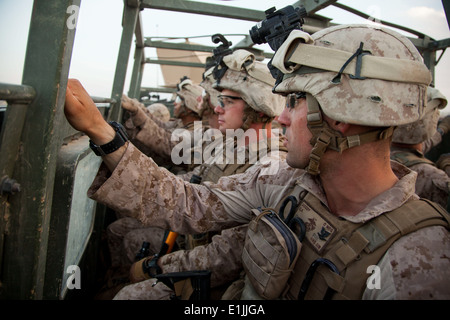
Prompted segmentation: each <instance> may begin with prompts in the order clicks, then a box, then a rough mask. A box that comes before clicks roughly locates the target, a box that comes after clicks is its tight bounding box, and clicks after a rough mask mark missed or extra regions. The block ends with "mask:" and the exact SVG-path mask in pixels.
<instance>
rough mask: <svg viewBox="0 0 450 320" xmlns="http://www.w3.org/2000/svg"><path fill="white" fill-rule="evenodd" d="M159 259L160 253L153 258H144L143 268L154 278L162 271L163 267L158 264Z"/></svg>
mask: <svg viewBox="0 0 450 320" xmlns="http://www.w3.org/2000/svg"><path fill="white" fill-rule="evenodd" d="M158 259H159V255H158V254H155V255H154V256H153V258H151V259H147V260H144V262H143V263H142V270H143V271H144V273H147V274H148V275H150V277H152V278H154V277H155V276H156V275H158V274H161V272H162V270H161V268H160V267H159V266H158Z"/></svg>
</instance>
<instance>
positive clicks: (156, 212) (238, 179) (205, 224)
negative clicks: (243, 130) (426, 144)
mask: <svg viewBox="0 0 450 320" xmlns="http://www.w3.org/2000/svg"><path fill="white" fill-rule="evenodd" d="M391 165H392V168H393V170H394V172H395V173H396V174H397V176H398V178H399V181H398V182H397V183H396V184H395V185H394V187H393V188H391V189H390V190H388V191H385V192H383V193H382V194H380V195H379V196H378V197H376V198H375V199H373V200H372V201H371V202H370V203H369V205H368V206H367V207H366V208H365V209H364V210H362V211H361V212H360V213H359V214H358V215H356V216H352V217H343V218H344V219H346V220H348V221H351V222H354V223H362V222H365V221H368V220H370V219H372V218H374V217H376V216H378V215H381V214H383V213H384V212H386V211H390V210H393V209H395V208H397V207H399V206H401V205H402V204H403V203H404V202H405V201H406V200H408V199H411V198H417V197H418V196H417V195H415V193H414V189H415V178H416V173H414V172H412V171H410V170H409V169H407V168H406V167H404V166H401V165H399V164H396V163H395V162H392V163H391ZM297 185H298V186H301V187H302V188H304V189H305V190H307V191H309V192H310V193H312V194H313V195H314V196H315V197H317V198H318V199H319V200H320V201H321V202H322V203H323V204H324V205H325V206H326V205H327V200H326V197H325V194H324V191H323V189H322V187H321V184H320V179H319V178H317V177H314V176H311V175H309V174H308V173H306V172H305V171H304V170H300V169H293V168H291V167H289V166H288V165H287V164H286V163H285V162H284V161H283V162H280V163H279V166H278V167H277V168H276V169H275V170H274V168H273V167H271V166H270V164H267V165H265V166H264V165H263V166H254V167H251V168H250V169H248V170H247V171H246V172H245V173H244V174H241V175H235V176H228V177H223V178H221V179H220V180H219V182H218V183H217V184H212V183H208V182H206V183H205V184H204V185H193V184H189V183H186V182H185V181H183V180H182V179H181V178H179V177H176V176H173V175H171V174H169V173H168V172H167V171H165V170H164V169H160V168H158V166H157V165H156V164H155V163H154V162H153V161H152V160H151V159H149V158H148V157H146V156H145V155H143V154H142V153H141V152H140V151H139V150H137V149H136V148H135V147H134V146H133V145H132V144H129V145H128V147H127V151H126V153H125V154H124V155H123V157H122V159H121V161H120V162H119V164H118V166H117V167H116V169H115V170H114V172H112V173H111V172H109V171H108V170H107V169H106V167H105V166H104V165H102V166H101V167H100V169H99V173H98V175H97V176H96V178H95V180H94V182H93V184H92V185H91V187H90V189H89V191H88V195H89V197H91V198H92V199H94V200H96V201H99V202H101V203H104V204H105V205H107V206H109V207H111V208H112V209H113V210H119V211H121V212H123V213H125V214H126V215H128V216H131V217H134V218H136V219H139V220H141V221H142V223H144V224H145V225H149V226H155V227H159V228H162V229H170V230H173V231H176V232H179V233H182V234H183V233H184V234H188V233H202V232H207V231H211V230H215V231H220V230H223V229H228V228H231V227H235V226H238V225H241V224H246V223H248V222H249V221H250V219H251V215H252V213H251V209H253V208H257V207H259V206H266V207H277V206H279V204H280V202H281V200H282V199H283V198H284V197H286V196H287V195H289V194H291V192H292V190H293V189H294V188H295V187H296V186H297ZM427 229H429V230H430V232H438V233H440V234H442V237H441V238H440V240H436V242H435V243H434V245H433V246H432V247H428V250H427V251H425V250H419V251H418V252H417V253H416V256H415V258H414V259H413V261H411V264H409V265H404V266H401V269H400V268H399V267H398V266H394V265H393V264H394V262H395V261H397V262H398V261H399V258H396V259H395V260H394V259H391V258H389V263H386V264H385V266H383V265H381V266H380V267H383V268H387V270H384V269H383V270H382V272H387V274H388V275H389V277H390V278H391V279H394V286H393V288H395V290H396V291H395V292H393V293H387V292H384V290H387V289H388V287H387V286H386V287H385V286H383V284H382V287H381V290H380V293H379V294H380V295H383V294H386V295H388V294H389V296H391V297H401V296H408V295H412V296H415V297H419V296H420V297H422V298H424V299H426V298H429V288H430V287H433V286H434V285H435V284H436V280H437V279H440V280H441V279H444V280H443V281H442V282H443V283H442V286H441V287H440V288H444V289H443V291H442V290H441V291H440V292H434V296H433V297H434V298H435V299H448V298H450V292H449V290H450V289H449V288H450V283H449V281H450V280H449V279H450V268H449V267H445V268H443V267H442V265H447V266H450V264H449V261H448V258H445V257H449V256H450V246H449V243H450V234H449V232H448V231H447V230H444V229H443V228H442V227H429V228H427ZM418 232H424V231H418ZM414 235H415V233H413V234H410V237H411V241H408V242H406V243H404V242H399V241H397V242H396V243H395V244H394V245H393V246H392V247H391V249H390V250H391V251H393V252H399V253H400V254H401V253H402V252H404V253H406V252H410V250H411V246H414V245H416V246H418V247H420V248H423V246H422V243H421V239H420V238H416V237H415V236H414ZM385 257H390V256H385ZM404 258H405V259H406V257H404ZM386 259H388V258H386ZM423 261H427V262H428V263H427V264H426V270H427V272H426V274H424V275H423V276H424V277H423V278H422V279H421V280H422V281H420V282H418V281H417V279H418V278H417V277H406V278H405V277H402V274H404V273H405V272H409V273H410V274H415V273H416V272H417V270H422V269H423V268H424V265H423ZM434 261H438V262H439V264H438V265H436V264H435V263H434ZM388 267H391V268H390V269H389V268H388ZM394 267H396V268H394ZM386 279H387V278H386ZM386 281H387V280H386ZM443 284H445V287H444V286H443ZM391 288H392V286H390V287H389V289H391Z"/></svg>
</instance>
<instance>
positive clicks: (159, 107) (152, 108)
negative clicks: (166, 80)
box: [147, 103, 170, 121]
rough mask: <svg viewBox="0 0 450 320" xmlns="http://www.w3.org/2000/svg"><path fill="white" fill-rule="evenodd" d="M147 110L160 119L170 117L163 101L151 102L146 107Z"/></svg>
mask: <svg viewBox="0 0 450 320" xmlns="http://www.w3.org/2000/svg"><path fill="white" fill-rule="evenodd" d="M147 110H148V111H149V112H150V113H151V114H152V115H154V116H155V117H157V118H158V119H160V120H161V121H169V119H170V111H169V109H167V107H166V106H165V105H164V104H163V103H153V104H151V105H149V106H148V107H147Z"/></svg>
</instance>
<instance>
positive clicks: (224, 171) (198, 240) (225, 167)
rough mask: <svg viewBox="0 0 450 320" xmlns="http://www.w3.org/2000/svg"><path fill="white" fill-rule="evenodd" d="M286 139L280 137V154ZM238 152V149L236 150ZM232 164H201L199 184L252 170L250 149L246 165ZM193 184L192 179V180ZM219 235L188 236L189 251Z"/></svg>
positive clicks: (246, 153)
mask: <svg viewBox="0 0 450 320" xmlns="http://www.w3.org/2000/svg"><path fill="white" fill-rule="evenodd" d="M283 139H284V136H280V141H279V145H278V148H279V151H280V152H287V148H286V147H285V146H284V145H283V143H282V140H283ZM268 141H269V143H268V145H267V149H266V151H267V153H269V152H270V151H271V144H270V139H269V140H268ZM235 150H236V148H235ZM234 160H235V161H233V162H232V163H223V164H218V163H215V162H214V163H212V164H207V163H204V164H201V168H200V172H199V175H198V178H197V179H199V180H198V181H199V182H197V183H200V182H205V181H211V182H213V183H217V181H219V179H220V178H221V177H226V176H231V175H233V174H239V173H244V172H245V171H247V169H248V168H250V167H251V166H252V165H253V164H254V163H250V156H249V150H248V148H246V149H245V162H244V163H237V162H238V161H236V160H237V159H236V158H235V159H234ZM224 162H225V160H224ZM191 182H192V179H191ZM215 234H217V233H216V232H206V233H200V234H193V235H188V236H187V242H188V243H187V245H188V248H189V249H193V248H195V247H197V246H200V245H205V244H208V243H210V242H211V238H212V237H213V236H214V235H215Z"/></svg>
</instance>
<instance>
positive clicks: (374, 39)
mask: <svg viewBox="0 0 450 320" xmlns="http://www.w3.org/2000/svg"><path fill="white" fill-rule="evenodd" d="M272 64H273V66H275V67H276V68H278V69H279V70H281V71H282V72H283V73H284V76H283V79H282V81H281V82H280V83H279V84H278V85H277V86H276V87H275V88H274V91H275V92H277V93H282V94H283V93H285V94H288V93H298V92H304V93H306V99H307V103H308V128H309V130H310V131H311V132H312V134H313V138H312V140H311V144H312V145H313V146H314V147H313V150H312V152H311V155H310V160H311V161H310V164H309V166H308V168H307V170H308V172H310V173H311V174H318V173H319V162H320V158H321V156H322V154H323V153H324V152H325V151H326V149H332V150H336V151H339V152H342V151H343V150H345V149H348V148H351V147H355V146H358V145H361V144H364V143H367V142H371V141H376V140H382V139H388V138H390V137H391V136H392V133H393V129H394V126H398V125H403V124H407V123H412V122H414V121H417V120H418V119H420V117H421V116H422V115H423V109H424V107H425V105H426V89H427V87H428V85H429V84H430V82H431V73H430V71H429V70H428V69H427V67H426V66H425V64H424V63H423V61H422V57H421V56H420V53H419V52H418V50H417V49H416V48H415V47H414V45H413V44H412V43H411V41H409V40H408V39H407V38H406V37H404V36H402V35H400V34H399V33H397V32H395V31H392V30H390V29H387V28H384V27H379V26H372V25H340V26H335V27H330V28H326V29H323V30H321V31H319V32H316V33H315V34H314V35H313V36H310V35H309V34H307V33H305V32H303V31H300V30H294V31H292V32H291V34H290V35H289V37H288V38H287V39H286V41H285V42H284V43H283V45H282V46H281V47H280V48H279V49H278V50H277V52H276V53H275V56H274V58H273V61H272ZM322 112H323V113H324V114H326V115H327V116H329V117H330V118H331V119H334V120H337V121H340V122H344V123H350V124H357V125H363V126H370V127H382V128H381V129H377V130H373V131H370V132H367V133H363V134H360V135H354V136H350V137H343V136H342V134H340V132H337V131H335V130H332V129H331V128H330V127H329V126H328V125H327V123H326V122H325V121H323V119H322ZM386 127H387V129H385V128H386Z"/></svg>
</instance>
